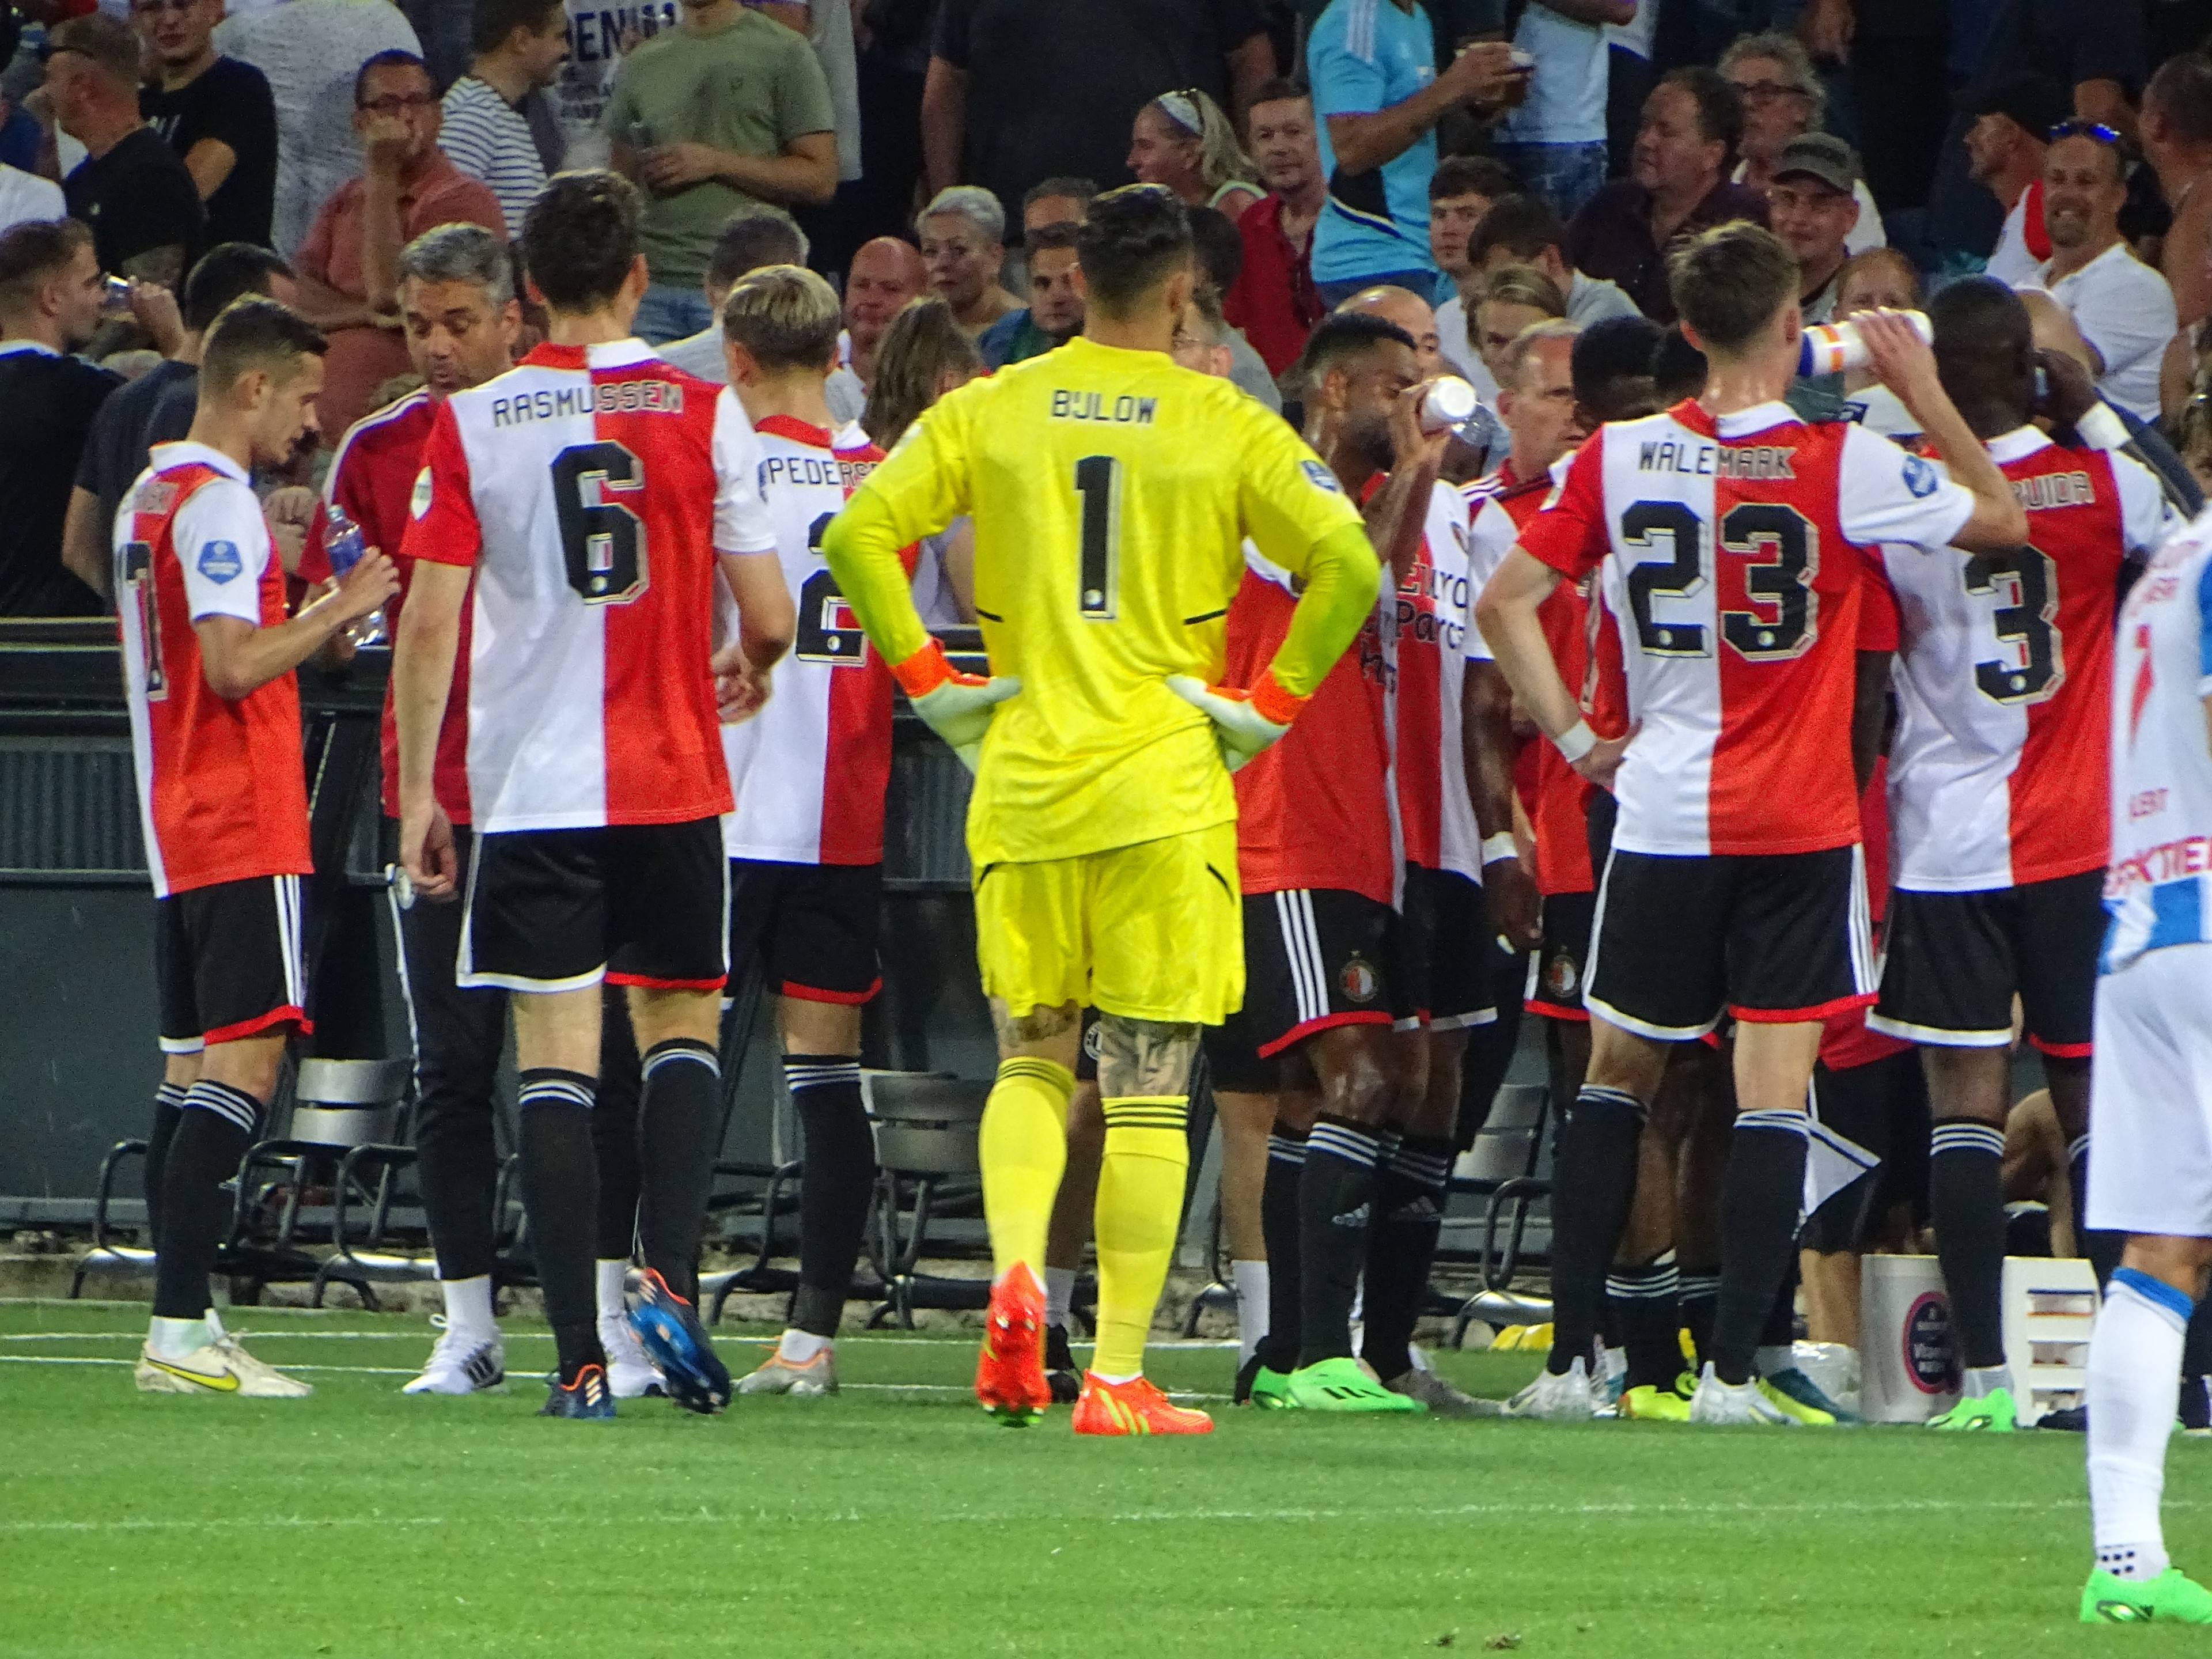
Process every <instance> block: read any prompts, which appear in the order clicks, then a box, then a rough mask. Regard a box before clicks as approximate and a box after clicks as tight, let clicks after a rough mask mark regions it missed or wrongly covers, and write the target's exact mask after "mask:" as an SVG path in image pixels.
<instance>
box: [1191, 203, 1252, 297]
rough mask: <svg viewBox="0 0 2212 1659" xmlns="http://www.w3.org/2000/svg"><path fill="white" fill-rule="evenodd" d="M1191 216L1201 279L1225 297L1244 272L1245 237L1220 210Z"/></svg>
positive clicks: (1195, 211)
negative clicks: (1238, 273)
mask: <svg viewBox="0 0 2212 1659" xmlns="http://www.w3.org/2000/svg"><path fill="white" fill-rule="evenodd" d="M1188 212H1189V214H1190V246H1191V252H1192V255H1193V257H1194V258H1196V259H1197V261H1198V270H1199V275H1200V276H1203V277H1205V278H1206V281H1207V282H1209V283H1212V284H1213V286H1214V287H1215V288H1216V289H1218V290H1220V291H1221V292H1222V293H1224V294H1226V293H1228V292H1229V290H1230V289H1232V288H1234V287H1235V286H1236V285H1237V272H1238V271H1240V270H1243V269H1244V237H1243V233H1242V232H1240V231H1239V230H1238V229H1237V225H1236V222H1234V221H1233V220H1231V218H1230V216H1228V215H1227V214H1225V213H1224V212H1222V211H1221V210H1218V208H1206V207H1194V208H1191V209H1189V210H1188Z"/></svg>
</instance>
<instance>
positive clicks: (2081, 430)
mask: <svg viewBox="0 0 2212 1659" xmlns="http://www.w3.org/2000/svg"><path fill="white" fill-rule="evenodd" d="M2074 430H2075V433H2076V435H2079V436H2080V438H2081V441H2082V442H2083V443H2085V444H2087V445H2088V446H2089V447H2091V448H2092V449H2118V448H2121V447H2124V446H2125V445H2126V444H2128V443H2130V441H2133V438H2134V434H2132V433H2130V431H2129V430H2128V423H2127V422H2125V421H2124V420H2122V419H2121V418H2120V417H2119V414H2118V411H2117V410H2114V409H2113V408H2112V405H2111V404H2107V403H2104V402H2101V401H2100V402H2099V403H2096V404H2092V405H2091V406H2090V409H2089V411H2088V412H2087V414H2085V415H2084V416H2081V419H2080V420H2078V421H2076V422H2074Z"/></svg>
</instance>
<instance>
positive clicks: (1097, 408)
mask: <svg viewBox="0 0 2212 1659" xmlns="http://www.w3.org/2000/svg"><path fill="white" fill-rule="evenodd" d="M1159 407H1160V400H1159V399H1158V398H1138V397H1133V396H1131V395H1130V394H1129V393H1127V392H1123V393H1122V394H1121V396H1120V397H1118V398H1115V399H1114V401H1113V402H1112V403H1110V404H1109V403H1108V402H1107V401H1106V394H1105V393H1104V392H1070V391H1068V390H1067V389H1066V387H1064V386H1056V387H1054V389H1053V394H1052V418H1053V419H1054V420H1055V421H1103V422H1105V423H1106V424H1108V425H1109V426H1150V425H1151V424H1152V418H1153V416H1156V415H1158V413H1159Z"/></svg>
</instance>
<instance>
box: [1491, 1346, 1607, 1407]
mask: <svg viewBox="0 0 2212 1659" xmlns="http://www.w3.org/2000/svg"><path fill="white" fill-rule="evenodd" d="M1596 1410H1597V1401H1596V1400H1595V1398H1594V1397H1593V1395H1592V1393H1591V1390H1590V1381H1589V1368H1588V1367H1587V1366H1586V1365H1585V1364H1583V1359H1582V1358H1581V1356H1579V1355H1577V1357H1576V1358H1575V1362H1574V1364H1571V1365H1570V1366H1568V1367H1567V1370H1566V1374H1565V1376H1553V1374H1552V1372H1551V1371H1550V1370H1548V1369H1547V1370H1543V1371H1541V1372H1540V1373H1539V1374H1538V1376H1537V1377H1536V1380H1535V1381H1534V1383H1530V1384H1529V1385H1528V1387H1527V1388H1525V1389H1522V1390H1521V1392H1520V1393H1518V1394H1516V1395H1514V1396H1513V1398H1512V1399H1510V1400H1509V1401H1506V1402H1505V1414H1506V1415H1507V1416H1508V1417H1533V1418H1535V1419H1538V1420H1539V1421H1541V1422H1545V1423H1587V1422H1589V1419H1590V1418H1591V1416H1592V1414H1593V1413H1595V1411H1596Z"/></svg>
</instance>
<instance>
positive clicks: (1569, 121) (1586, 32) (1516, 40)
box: [1492, 0, 1657, 219]
mask: <svg viewBox="0 0 2212 1659" xmlns="http://www.w3.org/2000/svg"><path fill="white" fill-rule="evenodd" d="M1637 3H1638V0H1530V3H1529V5H1528V9H1527V10H1526V11H1523V12H1522V14H1521V24H1520V27H1519V28H1517V29H1516V31H1515V32H1514V35H1513V46H1514V48H1515V50H1516V52H1526V53H1528V55H1529V56H1530V57H1532V58H1534V59H1535V60H1536V72H1535V74H1534V76H1531V77H1530V79H1529V82H1528V99H1527V101H1525V102H1524V103H1522V105H1521V106H1520V107H1519V108H1517V109H1515V110H1512V111H1510V112H1508V114H1507V115H1506V117H1505V119H1504V121H1503V122H1502V123H1501V124H1500V125H1499V126H1498V138H1497V142H1496V143H1495V144H1494V145H1493V146H1492V148H1493V149H1495V151H1496V152H1497V155H1498V160H1499V161H1503V162H1504V164H1505V165H1506V166H1507V167H1510V168H1511V169H1512V170H1513V171H1514V172H1515V173H1517V174H1519V175H1520V179H1521V183H1522V188H1524V189H1525V190H1527V191H1528V192H1529V193H1530V194H1532V195H1535V196H1541V197H1543V198H1544V200H1546V201H1547V202H1549V203H1550V204H1552V205H1553V207H1554V208H1555V209H1557V210H1559V217H1560V218H1562V219H1571V218H1573V217H1574V216H1575V214H1576V213H1577V210H1580V208H1581V207H1582V204H1583V203H1585V202H1587V201H1589V198H1590V197H1593V196H1595V195H1596V194H1597V192H1598V191H1599V189H1600V188H1601V186H1602V185H1604V183H1605V90H1606V71H1607V55H1606V42H1605V30H1606V26H1607V24H1620V23H1626V22H1630V21H1632V20H1633V19H1634V18H1635V16H1636V11H1637ZM1647 3H1651V4H1656V3H1657V0H1647Z"/></svg>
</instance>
